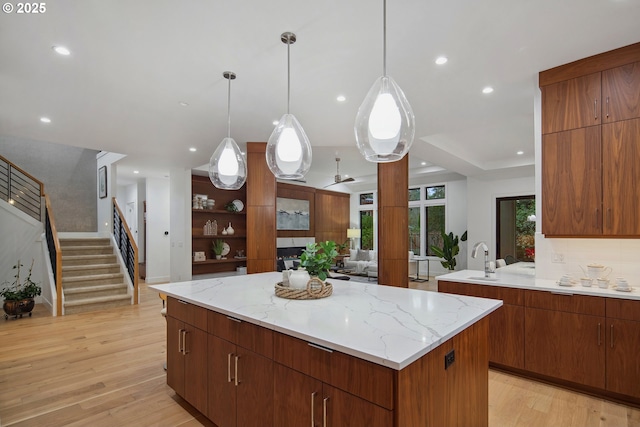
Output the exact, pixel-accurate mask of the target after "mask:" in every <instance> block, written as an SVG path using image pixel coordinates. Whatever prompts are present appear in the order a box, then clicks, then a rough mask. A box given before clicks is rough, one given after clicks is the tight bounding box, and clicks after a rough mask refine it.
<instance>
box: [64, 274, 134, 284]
mask: <svg viewBox="0 0 640 427" xmlns="http://www.w3.org/2000/svg"><path fill="white" fill-rule="evenodd" d="M120 277H124V274H122V273H107V274H87V275H86V276H72V277H63V278H62V283H63V284H64V283H70V282H84V281H90V280H99V279H117V278H120Z"/></svg>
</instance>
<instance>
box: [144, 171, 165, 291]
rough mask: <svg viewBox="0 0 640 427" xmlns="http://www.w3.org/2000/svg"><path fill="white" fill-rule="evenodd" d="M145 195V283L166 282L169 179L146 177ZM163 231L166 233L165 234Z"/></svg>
mask: <svg viewBox="0 0 640 427" xmlns="http://www.w3.org/2000/svg"><path fill="white" fill-rule="evenodd" d="M146 195H147V236H146V237H147V254H146V255H147V257H146V260H147V262H146V270H147V276H146V281H147V283H162V282H168V281H169V278H170V273H171V267H170V259H171V256H170V235H169V233H168V232H169V231H170V227H171V224H170V212H171V203H170V191H169V179H159V178H148V179H147V180H146ZM165 232H167V234H166V235H165Z"/></svg>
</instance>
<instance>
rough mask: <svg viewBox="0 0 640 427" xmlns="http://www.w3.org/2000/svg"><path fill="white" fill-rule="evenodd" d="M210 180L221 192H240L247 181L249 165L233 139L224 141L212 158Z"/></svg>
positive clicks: (210, 161)
mask: <svg viewBox="0 0 640 427" xmlns="http://www.w3.org/2000/svg"><path fill="white" fill-rule="evenodd" d="M209 179H210V180H211V182H212V183H213V185H215V186H216V188H220V189H221V190H238V189H240V188H241V187H242V186H243V185H244V183H245V181H246V180H247V163H246V161H245V160H244V156H243V155H242V152H241V151H240V148H239V147H238V144H236V142H235V141H234V140H233V138H229V137H227V138H225V139H223V140H222V142H221V143H220V145H218V148H216V151H215V152H214V153H213V155H212V156H211V159H210V160H209Z"/></svg>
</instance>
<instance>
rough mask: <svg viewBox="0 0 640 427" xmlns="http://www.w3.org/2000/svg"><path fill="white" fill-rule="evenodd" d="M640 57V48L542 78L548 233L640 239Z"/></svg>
mask: <svg viewBox="0 0 640 427" xmlns="http://www.w3.org/2000/svg"><path fill="white" fill-rule="evenodd" d="M639 57H640V44H638V43H637V44H635V45H631V46H627V47H625V48H620V49H616V50H615V51H610V52H606V53H603V54H600V55H596V56H594V57H590V58H587V59H584V60H581V61H576V62H574V63H571V64H566V65H563V66H561V67H556V68H554V69H552V70H547V71H543V72H541V73H540V76H539V81H540V88H541V91H542V135H543V137H542V232H543V233H544V234H545V235H547V236H550V237H553V236H558V237H560V236H576V237H580V236H593V237H602V236H604V237H619V236H620V237H623V236H624V237H638V236H640V221H638V218H640V214H639V213H638V208H639V207H640V202H638V199H639V197H638V196H639V195H640V194H639V193H640V189H636V186H635V185H633V184H631V183H632V182H633V183H635V182H637V181H638V178H640V171H638V170H637V169H638V167H637V166H635V165H636V164H638V160H639V159H640V149H639V148H638V145H639V144H640V142H638V135H639V133H640V125H638V123H637V122H636V120H634V119H638V118H640V62H638V59H639ZM580 73H584V74H583V75H580Z"/></svg>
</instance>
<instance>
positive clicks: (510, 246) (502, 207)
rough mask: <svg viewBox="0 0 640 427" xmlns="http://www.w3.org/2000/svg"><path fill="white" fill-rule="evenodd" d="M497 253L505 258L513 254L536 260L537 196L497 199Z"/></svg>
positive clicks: (520, 258)
mask: <svg viewBox="0 0 640 427" xmlns="http://www.w3.org/2000/svg"><path fill="white" fill-rule="evenodd" d="M496 204H497V206H496V212H497V214H496V220H497V224H496V246H497V247H496V253H497V254H498V256H497V258H502V259H504V258H505V257H506V256H507V255H511V256H513V257H515V258H516V259H518V260H519V261H534V259H535V253H536V248H535V233H536V222H535V220H532V219H533V217H532V216H535V213H536V200H535V196H517V197H504V198H499V199H496Z"/></svg>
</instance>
